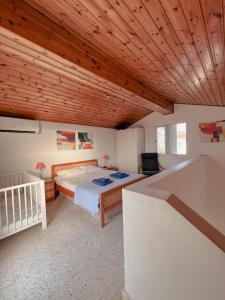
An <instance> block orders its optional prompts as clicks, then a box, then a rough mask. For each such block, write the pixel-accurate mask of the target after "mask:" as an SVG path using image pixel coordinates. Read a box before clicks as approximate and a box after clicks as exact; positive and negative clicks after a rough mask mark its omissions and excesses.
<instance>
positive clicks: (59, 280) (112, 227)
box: [0, 198, 124, 300]
mask: <svg viewBox="0 0 225 300" xmlns="http://www.w3.org/2000/svg"><path fill="white" fill-rule="evenodd" d="M48 222H49V225H48V228H47V229H46V230H42V229H41V226H40V225H37V226H35V227H33V228H31V229H29V230H26V231H23V232H21V233H18V234H16V235H14V236H11V237H9V238H7V239H5V240H2V241H0V299H1V300H4V299H10V300H11V299H17V300H19V299H32V300H34V299H42V300H44V299H54V300H57V299H61V300H62V299H75V300H80V299H82V300H101V299H102V300H112V299H113V300H114V299H116V300H119V299H121V291H122V288H123V286H124V282H123V276H124V275H123V237H122V214H119V215H117V216H115V217H114V218H113V219H112V220H111V222H110V223H109V224H108V225H107V226H106V227H105V228H104V229H103V230H102V229H101V228H100V227H99V224H98V222H97V221H96V220H95V219H94V218H93V217H91V216H89V215H88V214H87V213H85V212H83V211H82V210H81V209H79V208H78V207H77V206H75V205H73V204H71V203H70V202H69V201H68V200H65V199H63V198H61V200H56V201H54V202H52V203H50V204H49V205H48Z"/></svg>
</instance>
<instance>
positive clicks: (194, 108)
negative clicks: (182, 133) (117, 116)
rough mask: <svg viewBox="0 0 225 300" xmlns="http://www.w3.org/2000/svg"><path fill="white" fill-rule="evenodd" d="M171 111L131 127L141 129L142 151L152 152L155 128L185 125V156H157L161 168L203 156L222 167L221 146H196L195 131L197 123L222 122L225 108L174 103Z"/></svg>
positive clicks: (197, 136) (197, 134) (197, 135)
mask: <svg viewBox="0 0 225 300" xmlns="http://www.w3.org/2000/svg"><path fill="white" fill-rule="evenodd" d="M174 109H175V110H174V113H173V114H170V115H161V114H159V113H156V112H155V113H152V114H150V115H149V116H147V117H145V118H144V119H142V120H140V121H139V122H137V123H136V124H134V125H133V126H141V127H144V128H145V151H146V152H155V151H156V142H155V138H156V136H155V132H156V130H155V127H156V126H158V125H165V124H174V123H178V122H180V123H181V122H187V134H188V137H187V138H188V155H187V156H183V155H174V154H170V155H167V154H166V155H160V162H161V163H162V165H163V166H164V167H166V168H167V167H170V166H171V165H174V164H176V163H178V162H181V161H184V160H186V159H187V158H189V157H190V156H193V155H197V154H207V155H209V156H210V157H212V158H213V159H215V161H217V162H218V163H219V164H222V165H224V166H225V143H216V144H211V143H200V131H199V123H201V122H211V121H212V122H213V121H219V120H224V119H225V107H212V106H198V105H183V104H175V106H174Z"/></svg>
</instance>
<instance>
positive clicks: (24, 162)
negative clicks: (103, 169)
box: [0, 122, 115, 176]
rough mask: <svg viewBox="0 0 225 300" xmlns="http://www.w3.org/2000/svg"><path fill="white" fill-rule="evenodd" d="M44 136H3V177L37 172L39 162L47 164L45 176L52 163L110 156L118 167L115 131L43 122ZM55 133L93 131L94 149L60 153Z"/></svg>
mask: <svg viewBox="0 0 225 300" xmlns="http://www.w3.org/2000/svg"><path fill="white" fill-rule="evenodd" d="M41 127H42V130H41V134H39V135H33V134H14V133H0V174H1V173H6V172H14V171H17V170H29V171H34V170H35V165H36V163H37V162H38V161H41V162H44V163H45V165H46V171H45V174H44V175H46V176H49V175H50V167H51V165H52V164H56V163H64V162H71V161H80V160H87V159H95V158H96V159H98V160H99V164H100V165H101V164H102V163H103V162H102V161H101V156H102V155H103V154H107V155H109V157H110V159H111V161H110V162H109V163H112V164H115V130H113V129H107V128H98V127H90V126H80V125H72V124H62V123H52V122H41ZM56 130H71V131H84V132H93V138H94V149H93V150H76V151H74V150H71V151H57V147H56Z"/></svg>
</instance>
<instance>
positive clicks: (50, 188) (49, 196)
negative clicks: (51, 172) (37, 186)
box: [44, 178, 55, 202]
mask: <svg viewBox="0 0 225 300" xmlns="http://www.w3.org/2000/svg"><path fill="white" fill-rule="evenodd" d="M44 181H45V198H46V202H50V201H53V200H55V184H54V180H53V179H52V178H45V179H44Z"/></svg>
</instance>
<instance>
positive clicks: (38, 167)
mask: <svg viewBox="0 0 225 300" xmlns="http://www.w3.org/2000/svg"><path fill="white" fill-rule="evenodd" d="M36 169H38V170H43V169H45V164H44V163H43V162H38V163H37V164H36Z"/></svg>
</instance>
